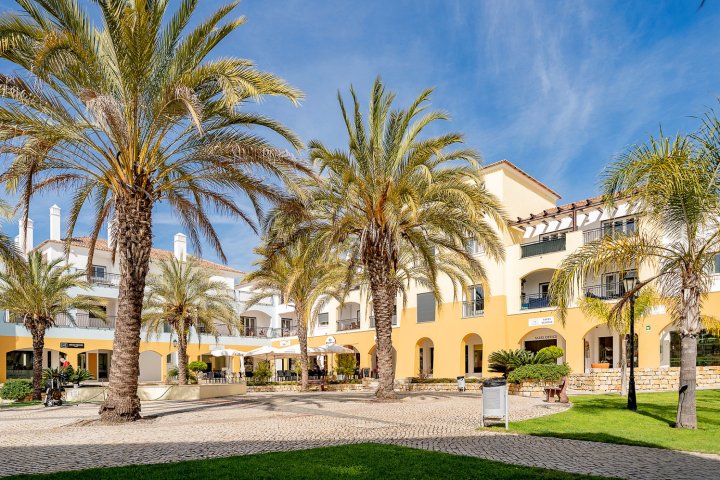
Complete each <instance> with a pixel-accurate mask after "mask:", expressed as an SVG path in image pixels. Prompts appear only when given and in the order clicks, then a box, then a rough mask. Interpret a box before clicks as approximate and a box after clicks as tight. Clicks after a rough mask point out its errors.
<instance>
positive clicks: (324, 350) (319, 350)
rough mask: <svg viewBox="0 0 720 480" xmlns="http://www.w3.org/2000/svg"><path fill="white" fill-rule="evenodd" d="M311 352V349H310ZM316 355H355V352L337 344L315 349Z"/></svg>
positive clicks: (313, 349)
mask: <svg viewBox="0 0 720 480" xmlns="http://www.w3.org/2000/svg"><path fill="white" fill-rule="evenodd" d="M308 350H310V349H308ZM312 351H313V352H314V353H341V354H342V353H355V351H354V350H352V349H350V348H346V347H343V346H340V345H337V344H335V343H331V344H327V343H326V344H324V345H320V346H319V347H313V348H312Z"/></svg>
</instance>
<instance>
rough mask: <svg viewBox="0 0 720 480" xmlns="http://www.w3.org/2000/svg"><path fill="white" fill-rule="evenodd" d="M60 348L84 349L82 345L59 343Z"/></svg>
mask: <svg viewBox="0 0 720 480" xmlns="http://www.w3.org/2000/svg"><path fill="white" fill-rule="evenodd" d="M60 348H85V344H84V343H73V342H60Z"/></svg>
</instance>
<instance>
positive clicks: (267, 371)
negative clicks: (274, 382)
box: [253, 360, 273, 383]
mask: <svg viewBox="0 0 720 480" xmlns="http://www.w3.org/2000/svg"><path fill="white" fill-rule="evenodd" d="M272 375H273V372H272V366H271V364H270V362H268V361H267V360H262V361H260V362H257V364H256V365H255V368H254V369H253V380H254V381H255V382H257V383H267V381H268V380H270V378H272Z"/></svg>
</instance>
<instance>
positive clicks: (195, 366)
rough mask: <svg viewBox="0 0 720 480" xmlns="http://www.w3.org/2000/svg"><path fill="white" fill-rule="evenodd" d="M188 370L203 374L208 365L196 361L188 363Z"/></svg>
mask: <svg viewBox="0 0 720 480" xmlns="http://www.w3.org/2000/svg"><path fill="white" fill-rule="evenodd" d="M187 368H188V370H189V371H191V372H194V373H197V372H204V371H205V370H207V368H208V364H207V363H205V362H201V361H199V360H196V361H194V362H190V363H188V367H187Z"/></svg>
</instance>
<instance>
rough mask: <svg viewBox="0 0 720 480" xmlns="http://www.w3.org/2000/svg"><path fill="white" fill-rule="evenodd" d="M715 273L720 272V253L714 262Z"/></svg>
mask: <svg viewBox="0 0 720 480" xmlns="http://www.w3.org/2000/svg"><path fill="white" fill-rule="evenodd" d="M713 273H720V255H715V262H714V264H713Z"/></svg>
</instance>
